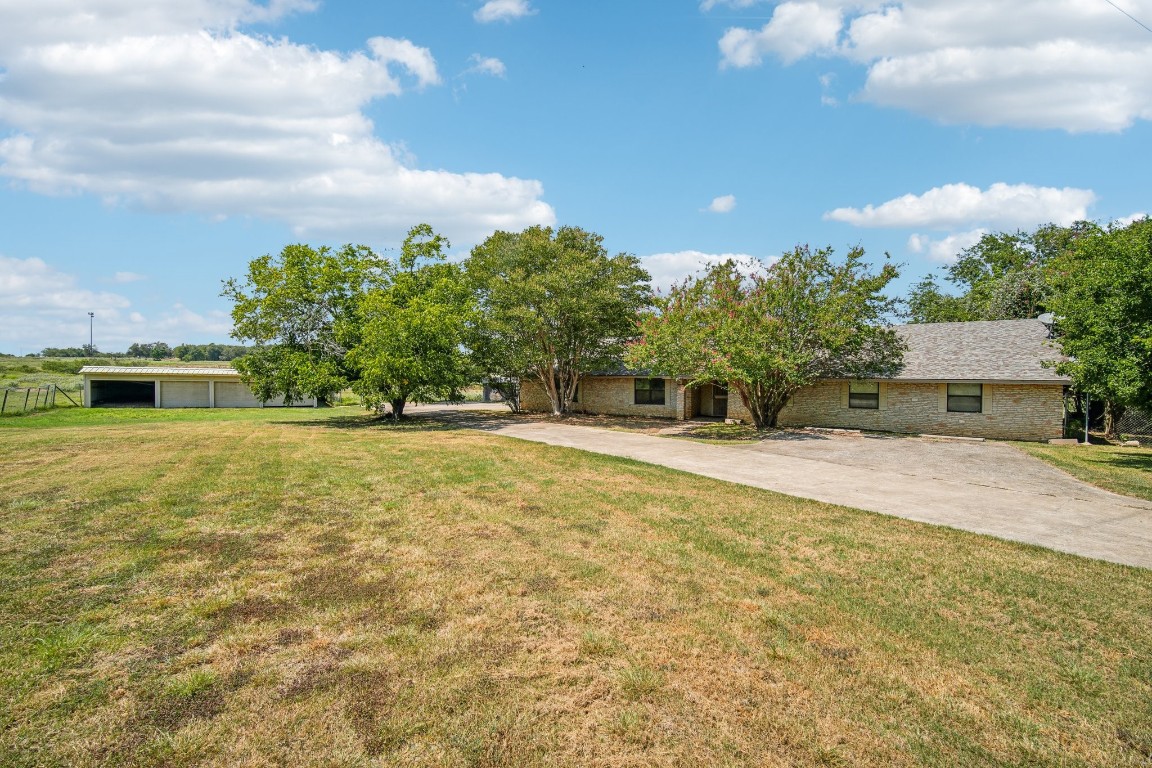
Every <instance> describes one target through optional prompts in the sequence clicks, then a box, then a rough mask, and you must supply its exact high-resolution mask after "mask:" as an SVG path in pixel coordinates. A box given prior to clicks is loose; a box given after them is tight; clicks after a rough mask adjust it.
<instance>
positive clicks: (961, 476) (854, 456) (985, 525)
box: [426, 406, 1152, 568]
mask: <svg viewBox="0 0 1152 768" xmlns="http://www.w3.org/2000/svg"><path fill="white" fill-rule="evenodd" d="M426 408H428V409H429V410H431V408H432V407H429V406H426ZM483 428H485V429H487V430H488V431H491V432H494V433H496V434H499V435H504V436H507V437H516V438H520V439H522V440H531V441H534V442H540V443H548V444H551V445H560V446H565V447H568V448H578V449H580V450H585V451H592V452H594V453H602V454H608V455H611V456H622V457H626V458H630V459H636V460H638V461H644V462H648V463H650V464H659V465H662V466H666V467H671V468H673V469H679V470H682V471H685V472H692V473H694V474H698V475H704V476H706V477H713V478H717V479H719V480H727V481H730V482H734V483H741V484H744V485H750V486H754V487H756V488H766V489H769V490H773V491H779V492H780V493H786V494H789V495H791V496H799V497H802V498H807V499H815V500H817V501H826V502H830V503H833V504H842V505H844V506H848V507H855V508H857V509H866V510H869V511H872V512H880V513H883V514H888V515H895V516H897V517H903V518H907V519H909V520H918V521H920V522H925V523H933V524H936V525H947V526H951V527H953V528H960V529H963V530H966V531H973V532H976V533H984V534H989V535H992V536H997V537H999V538H1002V539H1009V540H1012V541H1021V542H1026V543H1029V544H1038V545H1040V546H1043V547H1049V548H1051V549H1056V550H1060V551H1063V552H1071V553H1074V554H1078V555H1084V556H1085V557H1093V558H1098V559H1101V560H1110V561H1112V562H1116V563H1124V564H1127V565H1135V566H1140V567H1143V568H1152V503H1149V502H1145V501H1140V500H1138V499H1132V498H1129V497H1126V496H1119V495H1117V494H1114V493H1109V492H1107V491H1102V490H1100V489H1098V488H1094V487H1092V486H1090V485H1087V484H1085V483H1082V482H1080V481H1078V480H1076V479H1075V478H1073V477H1071V476H1070V475H1068V474H1065V473H1064V472H1062V471H1060V470H1058V469H1055V468H1053V467H1051V466H1049V465H1047V464H1045V463H1044V462H1042V461H1040V460H1039V459H1034V458H1032V457H1031V456H1028V455H1026V454H1024V453H1022V452H1021V451H1018V450H1016V449H1015V448H1013V447H1012V446H1010V445H1006V444H1002V443H971V442H934V441H926V440H921V439H919V438H911V437H884V436H872V435H833V434H812V435H806V434H797V433H789V434H785V435H782V436H781V438H780V439H772V440H765V441H762V442H759V443H754V444H740V445H733V446H727V445H713V444H705V443H698V442H693V441H690V440H683V439H675V438H669V437H657V436H653V435H646V434H637V433H632V432H621V431H616V430H607V429H598V428H594V427H584V426H574V425H568V424H556V423H545V422H528V421H521V420H516V421H507V420H504V419H493V420H491V421H489V422H485V425H484V427H483ZM1087 450H1091V449H1087Z"/></svg>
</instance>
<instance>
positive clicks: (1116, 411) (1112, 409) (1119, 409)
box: [1104, 400, 1125, 440]
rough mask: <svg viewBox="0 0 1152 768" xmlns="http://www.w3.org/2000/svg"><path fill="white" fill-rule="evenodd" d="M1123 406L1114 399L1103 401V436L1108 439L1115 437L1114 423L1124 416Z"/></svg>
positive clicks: (1117, 422)
mask: <svg viewBox="0 0 1152 768" xmlns="http://www.w3.org/2000/svg"><path fill="white" fill-rule="evenodd" d="M1124 411H1125V407H1124V406H1123V405H1120V404H1119V403H1117V402H1116V401H1115V400H1105V401H1104V436H1105V437H1107V438H1108V439H1109V440H1114V439H1115V438H1116V425H1117V424H1119V423H1120V419H1122V418H1124Z"/></svg>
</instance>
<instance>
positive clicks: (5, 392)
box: [0, 389, 8, 414]
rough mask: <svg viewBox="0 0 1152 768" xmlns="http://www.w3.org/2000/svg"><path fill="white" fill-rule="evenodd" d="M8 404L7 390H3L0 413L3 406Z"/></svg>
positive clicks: (2, 410)
mask: <svg viewBox="0 0 1152 768" xmlns="http://www.w3.org/2000/svg"><path fill="white" fill-rule="evenodd" d="M6 405H8V390H7V389H5V390H4V400H3V401H2V402H0V414H3V413H4V407H5V406H6Z"/></svg>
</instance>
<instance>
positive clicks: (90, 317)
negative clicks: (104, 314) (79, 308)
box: [88, 312, 96, 354]
mask: <svg viewBox="0 0 1152 768" xmlns="http://www.w3.org/2000/svg"><path fill="white" fill-rule="evenodd" d="M95 317H96V313H95V312H89V313H88V354H92V353H93V352H95V351H96V345H95V344H93V343H92V326H93V323H94V322H95V320H94V318H95Z"/></svg>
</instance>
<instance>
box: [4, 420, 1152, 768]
mask: <svg viewBox="0 0 1152 768" xmlns="http://www.w3.org/2000/svg"><path fill="white" fill-rule="evenodd" d="M0 464H2V465H3V470H2V471H0V583H2V584H3V589H0V765H4V766H34V765H35V766H54V765H59V766H95V765H125V766H136V765H206V766H207V765H212V766H237V765H253V766H255V765H293V766H309V765H316V766H319V765H326V766H328V765H341V766H345V765H346V766H372V765H414V766H415V765H429V766H431V765H450V766H457V765H458V766H499V765H506V766H519V765H556V766H561V765H563V766H567V765H590V766H591V765H596V766H616V765H636V766H640V765H733V766H734V765H758V766H759V765H768V766H773V765H779V766H809V765H811V766H817V765H832V766H836V765H843V766H888V765H896V766H913V765H937V766H965V765H981V766H983V765H1036V766H1039V765H1060V766H1102V765H1109V766H1146V765H1148V764H1149V761H1150V760H1152V576H1150V574H1149V572H1148V571H1143V570H1139V569H1134V568H1127V567H1124V566H1118V565H1112V564H1108V563H1103V562H1097V561H1090V560H1085V559H1081V558H1077V557H1073V556H1069V555H1062V554H1058V553H1055V552H1050V551H1047V550H1041V549H1038V548H1035V547H1029V546H1025V545H1018V544H1011V543H1007V542H1003V541H998V540H994V539H989V538H985V537H981V536H976V535H972V534H966V533H961V532H957V531H952V530H946V529H939V528H932V527H929V526H925V525H920V524H917V523H912V522H907V521H903V520H898V519H894V518H888V517H883V516H879V515H872V514H867V513H862V512H857V511H854V510H850V509H845V508H842V507H835V506H831V505H826V504H820V503H816V502H808V501H802V500H798V499H793V498H789V497H785V496H781V495H778V494H773V493H770V492H766V491H759V490H755V489H749V488H745V487H741V486H736V485H730V484H726V483H722V482H718V481H713V480H709V479H706V478H701V477H695V476H690V475H685V474H681V473H677V472H674V471H670V470H666V469H662V468H658V467H652V466H647V465H642V464H638V463H635V462H630V461H626V460H619V459H613V458H609V457H603V456H597V455H591V454H586V453H580V452H574V451H569V450H566V449H562V448H555V447H550V446H546V445H539V444H530V443H525V442H520V441H514V440H508V439H504V438H499V437H496V436H493V435H489V434H486V433H484V432H481V431H475V430H466V429H458V428H455V427H453V425H451V424H447V423H438V422H436V421H433V420H431V419H429V420H424V421H421V420H416V421H410V422H407V423H402V424H400V425H398V426H393V425H390V424H388V423H386V422H375V421H372V420H369V419H367V418H365V417H363V416H362V415H361V412H360V411H359V410H357V409H331V410H327V409H319V410H313V409H293V410H280V409H277V410H271V409H265V410H246V411H153V410H141V411H134V410H130V409H116V410H108V411H100V410H95V411H79V410H75V409H73V410H69V411H60V412H50V413H42V414H36V415H33V416H27V417H20V418H13V419H7V420H5V421H4V422H3V424H2V425H0Z"/></svg>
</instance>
